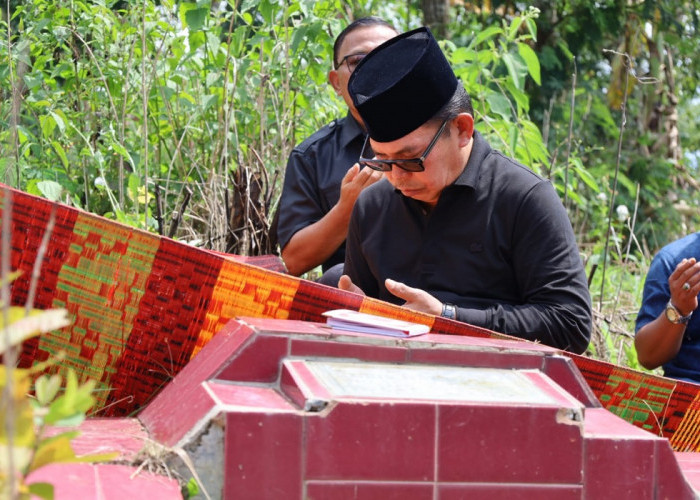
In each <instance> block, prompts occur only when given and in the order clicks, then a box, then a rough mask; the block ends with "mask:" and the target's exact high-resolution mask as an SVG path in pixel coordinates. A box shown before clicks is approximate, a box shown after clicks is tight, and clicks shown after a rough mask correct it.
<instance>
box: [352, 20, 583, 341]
mask: <svg viewBox="0 0 700 500" xmlns="http://www.w3.org/2000/svg"><path fill="white" fill-rule="evenodd" d="M348 88H349V90H350V94H351V96H352V98H353V101H354V103H355V106H356V108H357V109H358V111H359V113H360V115H361V116H362V118H363V120H364V122H365V124H366V126H367V129H368V132H369V138H368V140H367V141H366V143H365V147H364V149H363V152H362V153H361V155H362V158H361V159H360V164H361V165H363V166H369V167H371V168H375V169H377V170H381V171H384V176H385V179H384V180H382V181H380V182H378V183H376V184H374V185H373V186H371V187H369V188H368V189H366V190H365V191H364V192H363V193H362V195H361V196H360V197H359V198H358V200H357V202H356V203H355V208H354V211H353V214H352V218H351V221H350V228H349V231H348V239H347V252H346V259H345V273H346V275H345V276H343V277H342V278H341V280H340V283H339V287H340V288H342V289H344V290H350V291H355V292H358V293H366V294H367V295H369V296H372V297H376V298H379V299H382V300H386V301H389V302H393V303H396V304H403V305H404V306H405V307H408V308H410V309H415V310H419V311H422V312H426V313H430V314H436V315H443V316H446V317H448V318H453V319H457V320H459V321H464V322H467V323H470V324H473V325H477V326H481V327H485V328H489V329H491V330H494V331H499V332H503V333H507V334H510V335H514V336H518V337H521V338H525V339H528V340H534V341H540V342H543V343H545V344H548V345H551V346H554V347H558V348H561V349H567V350H570V351H574V352H578V353H580V352H583V351H584V350H585V349H586V347H587V346H588V342H589V340H590V329H591V304H590V294H589V291H588V287H587V283H586V276H585V273H584V269H583V264H582V262H581V259H580V256H579V253H578V249H577V246H576V241H575V238H574V234H573V230H572V228H571V223H570V222H569V219H568V216H567V214H566V211H565V209H564V207H563V205H562V204H561V201H560V200H559V198H558V196H557V194H556V192H555V190H554V188H553V187H552V185H551V184H550V183H549V182H548V181H547V180H545V179H542V178H541V177H539V176H538V175H536V174H535V173H533V172H532V171H531V170H529V169H527V168H526V167H524V166H522V165H520V164H518V163H516V162H515V161H514V160H512V159H510V158H507V157H505V156H503V155H502V154H500V153H498V152H497V151H494V150H492V149H491V147H490V146H489V145H488V143H487V142H486V141H485V140H484V138H483V137H482V136H481V135H480V134H479V133H478V132H475V131H474V118H473V116H474V112H473V109H472V105H471V100H470V98H469V95H468V94H467V93H466V91H465V90H464V88H463V86H462V85H461V83H459V82H458V80H457V78H456V77H455V75H454V73H453V72H452V69H451V68H450V66H449V63H448V62H447V60H446V59H445V57H444V55H443V54H442V51H441V50H440V48H439V46H438V45H437V42H436V41H435V39H434V38H433V37H432V35H431V33H430V31H429V30H428V29H426V28H420V29H418V30H414V31H411V32H408V33H405V34H403V35H399V36H398V37H396V38H394V39H392V40H390V41H388V42H386V43H384V44H382V45H380V46H379V47H378V48H377V49H375V50H374V51H373V52H371V53H370V54H368V55H367V57H365V58H364V60H363V61H362V62H361V63H360V64H359V65H358V67H357V68H356V69H355V72H354V73H353V76H352V77H351V79H350V82H349V86H348Z"/></svg>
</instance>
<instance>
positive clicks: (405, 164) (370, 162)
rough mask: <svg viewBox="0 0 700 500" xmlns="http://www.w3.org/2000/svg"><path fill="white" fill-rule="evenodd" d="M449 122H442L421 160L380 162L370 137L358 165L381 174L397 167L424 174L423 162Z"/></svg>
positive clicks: (408, 159) (363, 147)
mask: <svg viewBox="0 0 700 500" xmlns="http://www.w3.org/2000/svg"><path fill="white" fill-rule="evenodd" d="M448 121H449V119H448V120H445V121H444V122H442V125H440V128H439V129H438V131H437V133H436V134H435V137H433V140H432V141H430V144H428V147H427V148H426V149H425V151H424V152H423V154H422V155H420V158H407V159H397V160H378V159H377V158H375V156H374V151H372V146H370V144H369V136H367V137H365V144H364V146H362V152H361V153H360V159H359V160H358V163H359V164H360V166H361V167H369V168H372V169H374V170H379V171H380V172H390V171H391V167H392V166H393V165H396V166H397V167H399V168H401V169H403V170H405V171H406V172H422V171H423V170H425V165H423V162H424V161H425V159H426V158H427V157H428V155H429V154H430V152H431V151H432V150H433V146H435V143H437V141H438V139H439V138H440V136H441V135H442V132H443V130H445V125H447V122H448Z"/></svg>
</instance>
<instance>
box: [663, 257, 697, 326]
mask: <svg viewBox="0 0 700 500" xmlns="http://www.w3.org/2000/svg"><path fill="white" fill-rule="evenodd" d="M668 287H669V289H670V291H671V303H672V304H673V305H674V306H675V307H676V308H677V309H678V311H680V313H681V314H683V315H684V316H686V315H688V314H690V313H691V312H693V311H695V309H697V307H698V293H700V262H696V261H695V258H692V257H691V258H690V259H683V260H682V261H681V262H679V263H678V265H677V266H676V269H674V271H673V272H672V273H671V276H669V277H668Z"/></svg>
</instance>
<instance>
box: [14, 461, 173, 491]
mask: <svg viewBox="0 0 700 500" xmlns="http://www.w3.org/2000/svg"><path fill="white" fill-rule="evenodd" d="M136 471H137V470H136V468H135V467H129V466H126V465H114V464H50V465H47V466H45V467H41V468H40V469H37V470H35V471H34V472H32V473H31V474H30V475H29V476H28V477H27V483H28V484H31V483H51V484H52V485H53V487H54V498H55V499H56V500H73V499H77V498H80V499H83V498H86V499H87V498H95V499H100V500H123V499H125V498H131V499H139V498H144V499H156V498H157V499H158V500H170V499H172V500H175V499H181V498H182V493H181V492H180V485H179V484H178V483H177V481H176V480H175V479H171V478H167V477H164V476H157V475H155V474H151V473H148V472H145V471H140V472H138V473H137V472H136Z"/></svg>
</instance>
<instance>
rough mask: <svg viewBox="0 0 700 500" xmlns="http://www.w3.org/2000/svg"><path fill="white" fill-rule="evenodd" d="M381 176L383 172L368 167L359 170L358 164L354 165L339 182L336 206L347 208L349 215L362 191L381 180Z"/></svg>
mask: <svg viewBox="0 0 700 500" xmlns="http://www.w3.org/2000/svg"><path fill="white" fill-rule="evenodd" d="M383 175H384V174H383V172H379V171H378V170H373V169H371V168H369V167H363V168H360V164H359V163H355V164H354V165H353V166H352V167H350V168H349V169H348V171H347V172H346V174H345V176H344V177H343V180H342V181H341V184H340V199H339V200H338V205H340V206H345V207H347V208H346V210H347V211H348V213H349V212H350V211H352V207H353V205H354V204H355V200H357V197H358V196H360V193H361V192H362V190H364V189H365V188H366V187H369V186H371V185H372V184H374V183H375V182H377V181H379V180H381V178H382V177H383Z"/></svg>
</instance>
